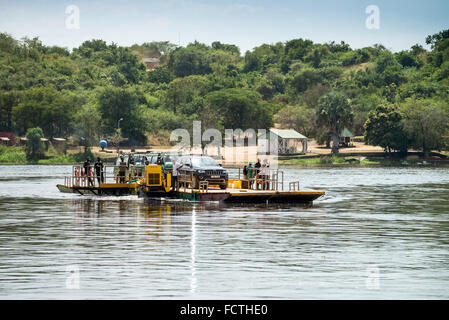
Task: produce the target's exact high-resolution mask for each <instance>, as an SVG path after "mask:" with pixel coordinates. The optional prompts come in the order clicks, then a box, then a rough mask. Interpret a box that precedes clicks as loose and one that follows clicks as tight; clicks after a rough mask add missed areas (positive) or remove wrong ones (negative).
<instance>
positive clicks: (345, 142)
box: [340, 128, 354, 147]
mask: <svg viewBox="0 0 449 320" xmlns="http://www.w3.org/2000/svg"><path fill="white" fill-rule="evenodd" d="M353 137H354V134H353V133H352V132H351V131H349V130H348V128H344V129H343V130H342V131H341V133H340V145H341V146H343V147H350V146H352V143H351V138H353Z"/></svg>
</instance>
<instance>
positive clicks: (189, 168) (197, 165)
mask: <svg viewBox="0 0 449 320" xmlns="http://www.w3.org/2000/svg"><path fill="white" fill-rule="evenodd" d="M176 165H177V166H179V169H178V174H179V176H182V177H183V180H184V181H185V182H183V183H187V184H189V185H191V187H192V188H193V189H198V187H199V184H200V182H201V181H207V182H208V183H209V185H218V186H219V187H220V189H226V187H227V185H228V172H227V170H226V169H224V168H223V167H221V165H219V164H218V163H217V161H215V159H213V158H211V157H208V156H198V155H189V156H181V157H179V158H178V159H177V160H176Z"/></svg>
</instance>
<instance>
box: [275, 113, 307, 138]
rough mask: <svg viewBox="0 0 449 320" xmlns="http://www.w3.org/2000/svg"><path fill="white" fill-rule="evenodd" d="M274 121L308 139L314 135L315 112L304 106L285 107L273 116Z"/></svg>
mask: <svg viewBox="0 0 449 320" xmlns="http://www.w3.org/2000/svg"><path fill="white" fill-rule="evenodd" d="M274 121H275V122H276V123H279V124H281V125H282V128H286V129H295V130H297V131H298V132H300V133H301V134H303V135H305V136H307V137H309V136H311V135H313V134H314V133H315V121H316V112H314V111H313V109H310V108H307V107H304V106H285V107H284V108H282V109H281V110H280V111H279V112H278V113H276V114H275V115H274Z"/></svg>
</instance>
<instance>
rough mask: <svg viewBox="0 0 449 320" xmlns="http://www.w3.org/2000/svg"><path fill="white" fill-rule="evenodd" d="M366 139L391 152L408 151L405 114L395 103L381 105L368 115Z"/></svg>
mask: <svg viewBox="0 0 449 320" xmlns="http://www.w3.org/2000/svg"><path fill="white" fill-rule="evenodd" d="M365 141H366V142H367V143H368V144H370V145H374V146H381V147H382V148H384V149H386V150H388V151H389V152H391V149H393V150H397V151H401V152H407V147H408V143H407V142H408V141H407V134H406V132H405V131H404V129H403V115H402V113H401V112H400V111H399V109H398V108H397V107H396V106H394V105H387V106H385V105H380V106H378V107H376V109H375V110H373V111H371V112H370V113H369V115H368V120H367V121H366V123H365Z"/></svg>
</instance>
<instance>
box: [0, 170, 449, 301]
mask: <svg viewBox="0 0 449 320" xmlns="http://www.w3.org/2000/svg"><path fill="white" fill-rule="evenodd" d="M70 170H71V167H69V166H0V298H4V299H5V298H6V299H12V298H17V299H43V298H50V299H73V298H81V299H85V298H87V299H90V298H100V299H103V298H112V299H114V298H124V299H152V298H153V299H159V298H166V299H184V298H185V299H264V298H267V299H268V298H269V299H278V298H279V299H347V298H351V299H367V298H374V299H381V298H384V299H392V298H396V299H417V298H422V299H430V298H436V299H448V298H449V289H448V288H449V270H448V265H449V250H448V248H449V247H448V245H449V219H448V213H449V209H448V208H449V170H448V169H447V168H428V167H419V168H418V167H413V168H410V167H408V168H407V167H406V168H399V167H395V168H362V167H357V168H314V169H305V168H304V169H303V168H295V169H291V168H290V169H286V180H287V181H292V180H298V179H299V180H300V181H301V186H302V188H306V189H312V188H317V189H322V190H325V191H326V196H325V197H324V198H321V199H319V200H318V201H316V202H315V204H314V206H313V207H312V208H306V207H303V206H298V205H296V206H291V205H281V206H274V205H268V206H267V205H258V206H254V205H245V206H239V205H232V206H230V205H221V204H218V203H209V204H204V203H187V202H182V201H163V202H145V201H144V200H142V199H139V198H137V197H134V196H128V197H120V198H114V197H107V198H97V197H93V196H78V195H72V194H62V193H59V191H58V190H57V189H56V186H55V185H56V184H57V183H61V182H63V177H64V176H65V175H68V174H70Z"/></svg>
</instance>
